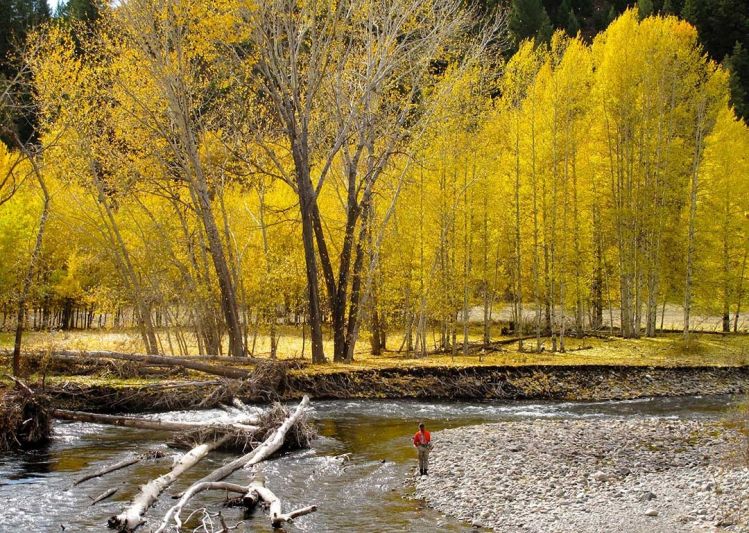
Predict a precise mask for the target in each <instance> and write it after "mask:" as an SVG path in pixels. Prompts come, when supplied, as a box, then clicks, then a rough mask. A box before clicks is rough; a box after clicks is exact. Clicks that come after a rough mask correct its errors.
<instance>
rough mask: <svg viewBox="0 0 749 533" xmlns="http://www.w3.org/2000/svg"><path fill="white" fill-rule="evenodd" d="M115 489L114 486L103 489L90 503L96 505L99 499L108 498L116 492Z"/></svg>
mask: <svg viewBox="0 0 749 533" xmlns="http://www.w3.org/2000/svg"><path fill="white" fill-rule="evenodd" d="M117 490H118V489H117V488H115V487H112V488H110V489H107V490H105V491H104V492H102V493H101V494H99V495H98V496H97V497H96V498H94V499H93V501H92V502H91V505H96V504H97V503H99V502H100V501H102V500H106V499H107V498H110V497H112V496H114V494H115V493H116V492H117Z"/></svg>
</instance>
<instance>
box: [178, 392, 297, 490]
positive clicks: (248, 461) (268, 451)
mask: <svg viewBox="0 0 749 533" xmlns="http://www.w3.org/2000/svg"><path fill="white" fill-rule="evenodd" d="M308 406H309V396H305V397H304V398H302V401H301V402H300V403H299V405H298V406H297V408H296V410H295V411H294V412H293V413H291V414H290V415H289V417H288V418H287V419H286V420H285V421H284V423H283V424H281V425H280V426H279V427H278V428H277V429H276V430H275V431H273V433H272V434H271V435H270V436H269V437H268V438H267V439H265V441H264V442H263V443H262V444H261V445H260V446H258V447H257V448H255V449H254V450H252V451H251V452H249V453H246V454H245V455H243V456H241V457H239V458H237V459H234V460H233V461H231V462H229V463H227V464H225V465H224V466H222V467H220V468H217V469H216V470H214V471H213V472H211V473H210V474H208V475H207V476H205V477H203V478H202V479H200V480H198V481H196V482H195V483H194V484H193V485H197V484H198V483H209V482H213V481H221V480H222V479H226V478H227V477H229V476H230V475H231V474H232V473H234V472H236V471H237V470H239V469H240V468H248V467H250V466H252V465H254V464H257V463H259V462H261V461H264V460H265V459H267V458H268V457H270V456H271V455H273V454H274V453H276V452H277V451H278V450H279V449H281V446H283V443H284V440H285V439H286V433H287V432H288V431H289V429H291V427H292V426H294V424H296V423H297V422H298V421H299V419H300V418H301V417H302V415H304V413H305V412H306V410H307V407H308ZM190 488H192V487H190ZM187 490H188V491H189V490H190V489H187ZM186 492H187V491H185V493H186ZM185 493H183V494H185Z"/></svg>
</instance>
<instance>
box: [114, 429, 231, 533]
mask: <svg viewBox="0 0 749 533" xmlns="http://www.w3.org/2000/svg"><path fill="white" fill-rule="evenodd" d="M229 438H230V436H229V435H226V436H224V437H222V438H220V439H218V440H216V441H214V442H211V443H204V444H199V445H198V446H196V447H195V448H193V449H192V450H190V451H189V452H187V453H186V454H184V455H183V456H182V458H181V459H180V460H179V461H178V462H177V464H176V465H175V466H174V468H172V469H171V470H170V471H169V472H167V473H166V474H164V475H162V476H159V477H157V478H156V479H153V480H151V481H149V482H148V483H146V484H145V485H143V486H142V487H141V489H140V492H139V493H138V495H137V496H136V497H135V498H134V499H133V502H132V503H131V504H130V507H128V508H127V509H126V510H125V511H123V512H121V513H120V514H118V515H116V516H113V517H111V518H110V519H109V521H108V522H107V525H109V527H110V528H112V529H119V530H121V531H123V530H124V531H133V530H134V529H135V528H136V527H138V526H139V525H140V524H141V522H142V521H143V519H142V518H141V517H142V516H143V514H144V513H145V512H146V511H147V510H148V508H149V507H151V505H153V503H154V502H155V501H156V500H157V499H158V497H159V495H160V494H161V493H162V492H164V489H166V488H167V487H168V486H169V485H171V484H172V483H174V481H175V480H176V479H177V478H178V477H179V476H181V475H182V474H184V473H185V472H186V471H188V470H189V469H190V468H192V467H193V466H195V465H196V464H197V463H198V462H199V461H200V460H201V459H203V458H204V457H205V456H206V455H208V453H209V452H211V451H212V450H214V449H216V448H218V447H219V446H221V445H222V444H223V443H224V442H226V441H227V440H229Z"/></svg>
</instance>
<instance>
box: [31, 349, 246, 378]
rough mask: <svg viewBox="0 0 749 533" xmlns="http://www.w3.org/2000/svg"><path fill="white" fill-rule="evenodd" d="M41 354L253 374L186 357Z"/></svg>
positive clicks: (64, 358) (71, 359)
mask: <svg viewBox="0 0 749 533" xmlns="http://www.w3.org/2000/svg"><path fill="white" fill-rule="evenodd" d="M42 355H44V356H45V357H49V358H51V359H57V360H59V361H66V362H85V361H86V360H87V359H89V360H98V359H116V360H121V361H133V362H137V363H143V364H146V365H153V366H168V367H180V368H187V369H189V370H195V371H197V372H203V373H205V374H212V375H215V376H221V377H225V378H229V379H245V378H249V377H251V376H252V374H253V373H252V371H251V370H245V369H243V368H234V367H230V366H223V365H211V364H208V363H203V362H201V361H200V360H199V359H197V360H196V359H195V358H187V357H171V356H164V355H140V354H132V353H120V352H108V351H94V352H76V351H73V350H60V351H54V352H49V353H42ZM243 361H249V359H243Z"/></svg>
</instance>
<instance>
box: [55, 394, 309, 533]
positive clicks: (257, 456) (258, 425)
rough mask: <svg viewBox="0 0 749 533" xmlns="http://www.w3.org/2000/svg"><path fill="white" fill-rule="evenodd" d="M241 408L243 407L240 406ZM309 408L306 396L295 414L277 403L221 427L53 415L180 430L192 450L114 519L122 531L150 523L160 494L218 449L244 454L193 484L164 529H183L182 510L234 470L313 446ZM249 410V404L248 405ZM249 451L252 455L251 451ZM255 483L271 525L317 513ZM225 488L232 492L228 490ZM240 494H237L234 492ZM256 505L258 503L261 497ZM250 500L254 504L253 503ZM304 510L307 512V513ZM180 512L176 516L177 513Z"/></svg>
mask: <svg viewBox="0 0 749 533" xmlns="http://www.w3.org/2000/svg"><path fill="white" fill-rule="evenodd" d="M238 405H243V404H241V402H238ZM308 407H309V398H308V397H306V396H305V397H304V399H303V400H302V402H301V403H300V404H299V405H298V406H297V407H296V409H294V410H293V411H292V412H288V411H287V410H286V408H284V407H283V406H281V405H275V406H273V407H271V408H270V409H267V410H266V411H265V412H263V413H260V414H259V415H258V413H257V412H255V411H251V410H249V409H247V412H246V413H245V414H246V417H245V418H243V419H240V420H239V421H238V422H232V423H227V424H218V423H207V424H197V423H187V422H170V421H162V420H151V419H142V418H138V417H128V416H112V415H100V414H94V413H84V412H79V411H65V410H62V409H54V410H51V413H52V416H55V417H57V418H60V419H63V420H73V421H79V422H93V423H98V424H110V425H116V426H125V427H135V428H142V429H161V430H169V431H176V432H179V433H177V434H176V435H175V436H174V437H173V441H172V444H174V445H178V446H183V447H184V446H191V447H190V449H189V451H187V452H186V453H185V454H184V455H182V457H181V458H180V459H179V460H178V461H177V462H176V463H175V464H174V466H173V467H172V468H171V469H170V470H169V471H167V472H165V473H163V474H162V475H160V476H159V477H157V478H155V479H153V480H151V481H149V482H148V483H146V484H145V485H143V486H141V487H140V490H139V492H138V494H137V495H136V496H135V497H134V498H133V500H132V501H131V503H130V505H129V506H128V507H127V508H126V509H124V510H123V511H122V512H121V513H119V514H117V515H115V516H112V517H111V518H110V519H109V521H108V526H109V527H110V528H112V529H117V530H118V531H133V530H135V529H136V528H138V527H139V526H140V525H141V524H142V523H143V522H144V518H143V517H144V515H145V513H146V511H148V509H149V508H150V507H151V506H152V505H153V504H154V503H155V502H156V501H157V500H158V498H159V497H160V495H161V494H162V493H163V492H164V491H165V490H166V489H167V488H168V487H170V486H171V485H172V484H173V483H174V482H175V481H177V479H178V478H179V477H180V476H181V475H182V474H184V473H185V472H187V471H188V470H190V469H191V468H192V467H194V466H195V465H196V464H198V462H200V461H201V460H202V459H203V458H205V457H206V456H208V454H210V453H211V452H212V451H214V450H218V449H224V450H226V449H229V450H235V451H238V452H240V453H242V455H240V456H239V457H238V458H237V459H235V460H233V461H230V462H228V463H227V464H225V465H223V466H221V467H220V468H218V469H216V470H215V471H214V472H212V473H211V474H209V475H208V476H206V477H205V478H203V479H202V480H200V481H198V482H197V483H195V484H193V485H192V486H190V487H189V488H188V489H187V491H186V492H185V495H187V497H186V498H185V496H182V499H181V500H180V502H182V503H181V505H179V504H178V505H177V506H175V507H174V508H172V509H170V511H169V513H167V516H166V517H165V518H164V520H162V524H161V526H160V527H159V531H165V530H166V528H168V527H169V523H170V521H171V520H172V519H174V521H175V525H176V527H177V530H179V526H180V525H181V521H180V517H179V512H181V510H182V507H184V505H185V504H186V503H187V502H188V500H189V499H190V498H192V497H193V496H194V495H195V494H198V493H200V492H202V491H204V490H209V489H216V488H219V485H220V487H224V485H232V484H219V485H215V484H214V483H215V481H214V480H222V479H225V478H226V477H228V476H229V475H230V474H232V473H233V472H235V471H237V470H239V469H241V468H243V467H245V468H246V467H248V466H251V465H253V464H257V463H259V462H260V461H263V460H265V459H268V458H269V457H271V456H273V455H274V454H275V453H277V452H279V451H282V450H285V449H297V448H300V447H306V446H308V445H309V442H310V440H311V439H312V438H313V437H314V430H313V429H312V428H311V426H310V425H309V423H308V422H307V419H306V413H307V410H308ZM245 408H246V406H245ZM248 450H249V451H248ZM161 455H162V454H161V453H159V451H155V450H150V451H146V452H144V453H142V454H138V455H136V456H133V457H129V458H126V459H124V460H121V461H118V462H117V463H114V464H112V465H108V466H105V467H103V468H102V469H100V470H98V471H96V472H94V473H93V474H89V475H87V476H84V477H82V478H79V479H78V480H76V482H75V483H74V486H76V485H79V484H81V483H83V482H85V481H88V480H90V479H94V478H99V477H102V476H105V475H106V474H108V473H109V472H114V471H116V470H120V469H122V468H127V467H129V466H131V465H133V464H136V463H138V462H140V461H143V460H152V459H156V458H158V457H160V456H161ZM258 487H259V485H258V486H255V485H252V484H250V485H247V486H245V487H244V489H243V494H250V493H252V494H255V493H257V494H258V498H259V499H261V500H263V501H266V502H267V503H268V505H269V507H270V510H271V522H272V523H279V524H280V523H283V522H284V521H288V520H291V519H293V518H294V517H295V516H301V514H307V513H309V512H312V510H311V508H304V509H302V510H297V511H292V512H291V513H286V514H284V513H282V512H281V507H280V505H281V504H280V500H278V498H275V499H274V497H271V495H272V493H271V492H269V491H268V490H267V489H265V488H263V487H261V488H258ZM224 490H229V489H226V488H225V487H224ZM233 492H237V490H233ZM113 493H114V492H113V491H111V489H110V491H107V492H104V493H102V495H101V496H99V497H97V498H95V499H94V503H96V501H100V500H101V499H104V498H107V497H109V496H111V495H112V494H113ZM258 498H256V501H255V503H257V499H258ZM248 501H249V500H248ZM253 505H254V504H253ZM301 511H304V512H301ZM175 513H176V515H175Z"/></svg>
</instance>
